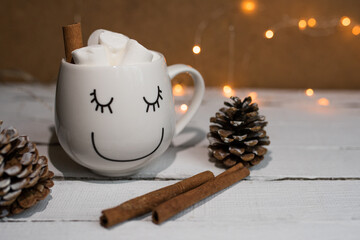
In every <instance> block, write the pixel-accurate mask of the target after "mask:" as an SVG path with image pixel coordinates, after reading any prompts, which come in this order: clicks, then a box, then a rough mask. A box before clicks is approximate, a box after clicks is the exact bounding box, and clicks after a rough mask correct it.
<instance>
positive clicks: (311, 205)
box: [0, 85, 360, 240]
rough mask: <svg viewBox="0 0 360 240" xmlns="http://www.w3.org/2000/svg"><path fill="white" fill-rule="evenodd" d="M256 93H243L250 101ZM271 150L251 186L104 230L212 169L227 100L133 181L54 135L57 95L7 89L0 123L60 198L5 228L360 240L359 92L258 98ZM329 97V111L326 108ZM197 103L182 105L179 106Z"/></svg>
mask: <svg viewBox="0 0 360 240" xmlns="http://www.w3.org/2000/svg"><path fill="white" fill-rule="evenodd" d="M248 92H249V90H236V94H237V95H238V96H239V97H242V98H243V97H244V96H245V95H246V94H247V93H248ZM256 92H257V94H258V98H257V99H256V100H257V102H258V103H259V105H260V113H261V114H263V115H265V116H266V118H267V121H268V122H269V124H268V126H267V127H266V129H267V132H268V135H269V136H270V140H271V145H270V146H269V148H268V149H269V152H268V154H267V155H266V157H265V159H264V161H263V162H262V163H261V164H259V165H258V166H255V167H254V168H253V169H252V170H251V175H250V177H248V178H247V179H246V180H245V181H241V182H240V183H238V184H235V185H234V186H232V187H230V188H228V189H226V190H224V191H221V192H220V193H218V194H216V195H215V196H213V197H210V198H208V199H206V200H204V201H202V202H200V203H198V204H196V205H195V206H193V207H191V208H189V209H188V210H186V211H185V212H183V213H181V214H179V215H178V216H176V217H175V218H172V219H171V220H169V221H168V222H165V223H164V224H162V225H160V226H158V225H154V224H153V223H152V222H151V216H150V214H148V215H146V216H143V217H139V218H137V219H134V220H131V221H128V222H126V223H123V224H120V225H118V226H116V227H114V228H111V229H104V228H103V227H101V226H100V224H99V217H100V212H101V210H103V209H105V208H109V207H113V206H115V205H118V204H120V203H121V202H123V201H126V200H128V199H130V198H133V197H135V196H138V195H141V194H143V193H147V192H149V191H152V190H155V189H158V188H161V187H164V186H167V185H170V184H173V183H174V182H176V181H178V180H180V179H183V178H186V177H189V176H192V175H194V174H196V173H199V172H202V171H204V170H211V171H213V172H214V174H215V175H217V174H219V173H220V172H222V171H223V170H222V169H219V168H217V167H215V166H214V163H212V162H210V161H209V160H208V157H207V145H208V141H207V139H206V137H205V136H206V133H207V132H208V126H209V118H210V117H211V116H212V115H214V113H215V112H216V111H217V110H218V109H219V108H220V107H222V103H223V101H224V100H226V98H225V97H224V96H222V93H221V90H220V89H211V88H208V89H207V90H206V94H205V98H204V100H203V103H202V105H201V107H200V109H199V111H198V113H197V114H196V116H195V118H194V119H193V120H192V121H191V122H190V124H189V125H188V126H187V127H186V128H185V130H184V131H183V132H182V133H181V134H180V135H179V136H178V137H176V138H175V139H174V141H173V145H172V146H171V147H170V149H168V151H167V152H166V153H165V154H164V155H163V156H162V157H160V158H159V159H158V160H157V161H155V162H154V163H153V164H152V165H150V166H149V167H147V168H146V169H143V170H142V171H141V172H140V173H138V174H136V175H134V176H131V177H128V178H126V179H120V178H119V179H109V178H106V177H102V176H97V175H95V174H93V173H92V172H90V171H88V170H87V169H85V168H83V167H81V166H79V165H77V164H76V163H74V162H73V161H72V160H71V159H70V158H69V157H68V156H67V155H66V154H65V152H64V151H63V150H62V148H61V146H60V145H59V143H58V141H57V139H56V136H55V134H54V119H53V116H54V113H53V112H54V94H55V86H54V85H52V86H40V85H32V86H30V85H0V119H2V120H4V125H5V126H9V125H12V126H14V127H16V128H17V129H18V130H19V131H20V133H21V134H26V135H29V136H30V139H31V140H32V141H34V142H36V143H37V145H38V148H39V151H40V153H41V154H42V155H46V156H48V157H49V160H50V163H49V165H50V166H49V167H50V169H51V170H52V171H53V172H55V185H54V187H53V188H52V192H51V195H50V196H49V197H48V198H47V199H45V200H44V201H42V202H40V203H39V204H37V205H36V206H35V207H33V208H31V209H29V210H27V211H25V212H24V213H22V214H20V215H17V216H13V217H9V218H5V219H2V220H0V239H3V240H7V239H25V238H30V239H155V238H156V239H207V238H209V239H360V91H316V92H315V96H313V97H307V96H305V94H304V93H303V91H301V90H291V91H290V90H286V91H285V90H260V89H257V90H256ZM320 97H326V98H327V99H329V101H330V105H329V106H327V107H325V106H320V105H319V104H317V99H319V98H320ZM186 101H188V96H185V97H180V98H179V97H177V98H176V103H177V104H180V103H182V102H186Z"/></svg>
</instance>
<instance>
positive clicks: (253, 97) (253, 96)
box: [249, 92, 258, 100]
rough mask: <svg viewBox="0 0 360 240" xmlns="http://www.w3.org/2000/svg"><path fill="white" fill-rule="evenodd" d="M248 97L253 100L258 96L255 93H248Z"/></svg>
mask: <svg viewBox="0 0 360 240" xmlns="http://www.w3.org/2000/svg"><path fill="white" fill-rule="evenodd" d="M249 96H250V97H251V99H252V100H255V99H256V98H257V96H258V94H257V92H250V93H249Z"/></svg>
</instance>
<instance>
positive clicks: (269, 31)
mask: <svg viewBox="0 0 360 240" xmlns="http://www.w3.org/2000/svg"><path fill="white" fill-rule="evenodd" d="M265 37H266V38H267V39H271V38H273V37H274V32H273V31H272V30H270V29H269V30H267V31H266V32H265Z"/></svg>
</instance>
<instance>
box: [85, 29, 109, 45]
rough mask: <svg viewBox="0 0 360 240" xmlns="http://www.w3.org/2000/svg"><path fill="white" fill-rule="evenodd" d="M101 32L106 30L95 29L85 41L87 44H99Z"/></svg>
mask: <svg viewBox="0 0 360 240" xmlns="http://www.w3.org/2000/svg"><path fill="white" fill-rule="evenodd" d="M103 32H107V30H104V29H98V30H95V31H94V32H93V33H92V34H91V35H90V37H89V39H88V42H87V44H88V46H90V45H97V44H100V34H101V33H103Z"/></svg>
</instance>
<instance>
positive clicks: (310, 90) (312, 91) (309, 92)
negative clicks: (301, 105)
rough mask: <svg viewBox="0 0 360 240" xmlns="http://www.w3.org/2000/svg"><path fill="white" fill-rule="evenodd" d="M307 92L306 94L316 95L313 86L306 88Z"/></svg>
mask: <svg viewBox="0 0 360 240" xmlns="http://www.w3.org/2000/svg"><path fill="white" fill-rule="evenodd" d="M305 94H306V96H309V97H311V96H313V95H314V90H312V89H311V88H308V89H306V90H305Z"/></svg>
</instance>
